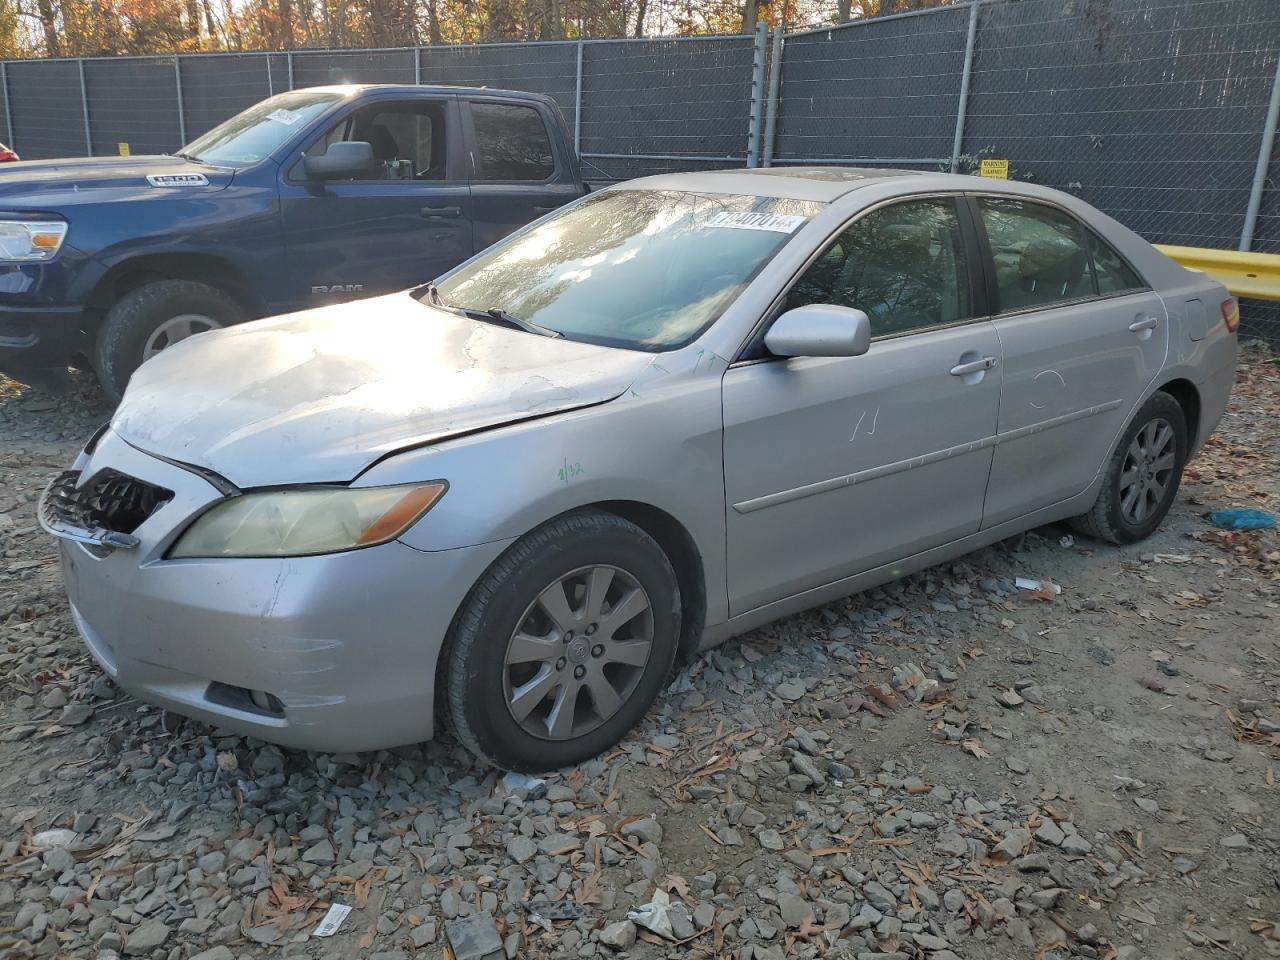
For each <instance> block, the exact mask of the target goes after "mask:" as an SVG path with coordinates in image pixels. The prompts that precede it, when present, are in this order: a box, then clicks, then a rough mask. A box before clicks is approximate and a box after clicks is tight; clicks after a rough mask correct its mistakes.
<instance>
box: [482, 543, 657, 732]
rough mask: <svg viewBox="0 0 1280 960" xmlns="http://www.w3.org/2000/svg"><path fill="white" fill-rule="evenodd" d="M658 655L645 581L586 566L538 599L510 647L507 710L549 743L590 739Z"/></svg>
mask: <svg viewBox="0 0 1280 960" xmlns="http://www.w3.org/2000/svg"><path fill="white" fill-rule="evenodd" d="M652 649H653V610H652V607H651V606H650V603H649V595H648V594H647V593H645V590H644V587H642V586H640V582H639V581H638V580H636V578H635V577H633V576H632V575H631V574H629V573H627V572H626V571H625V570H623V569H621V568H620V567H613V566H603V565H602V566H593V567H580V568H579V569H577V570H573V571H571V572H569V573H567V574H565V575H564V576H563V577H560V578H559V579H557V580H556V581H555V582H553V583H552V584H550V585H549V586H548V587H546V589H544V590H543V591H542V592H541V593H540V594H538V596H537V598H536V599H535V600H534V601H533V603H531V604H529V606H528V608H527V609H526V610H525V612H524V615H523V616H522V617H521V618H520V621H519V623H518V624H517V625H516V629H515V632H513V633H512V635H511V639H510V640H508V641H507V652H506V657H505V659H504V660H503V687H504V692H505V694H506V702H507V710H508V711H509V712H510V714H511V717H512V719H514V720H515V721H516V723H518V724H520V726H521V727H522V728H523V729H524V730H525V731H526V732H528V733H530V734H532V735H533V736H535V737H538V738H539V739H542V740H569V739H571V738H573V737H580V736H582V735H583V734H586V733H590V732H591V731H592V730H594V729H595V728H596V727H598V726H600V724H602V723H604V722H605V721H606V720H608V719H609V718H610V717H612V716H613V715H614V714H615V713H617V712H618V711H619V710H620V709H621V708H622V705H623V704H624V703H626V701H627V699H628V698H629V697H630V696H631V694H632V693H633V692H634V691H635V688H636V685H637V684H639V682H640V678H641V677H642V676H643V675H644V669H645V666H646V665H647V664H648V662H649V656H650V652H651V651H652Z"/></svg>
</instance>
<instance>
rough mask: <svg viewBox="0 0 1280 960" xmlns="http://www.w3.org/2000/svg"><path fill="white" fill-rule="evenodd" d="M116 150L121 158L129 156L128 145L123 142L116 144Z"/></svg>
mask: <svg viewBox="0 0 1280 960" xmlns="http://www.w3.org/2000/svg"><path fill="white" fill-rule="evenodd" d="M116 149H117V150H119V151H120V156H122V157H127V156H129V145H128V144H127V143H124V142H121V143H117V144H116Z"/></svg>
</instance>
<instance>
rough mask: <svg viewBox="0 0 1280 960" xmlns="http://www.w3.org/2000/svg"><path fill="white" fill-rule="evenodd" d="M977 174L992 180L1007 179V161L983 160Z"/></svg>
mask: <svg viewBox="0 0 1280 960" xmlns="http://www.w3.org/2000/svg"><path fill="white" fill-rule="evenodd" d="M978 175H979V176H982V177H990V178H991V179H992V180H1008V179H1009V161H1008V160H983V161H982V166H981V167H980V168H979V169H978Z"/></svg>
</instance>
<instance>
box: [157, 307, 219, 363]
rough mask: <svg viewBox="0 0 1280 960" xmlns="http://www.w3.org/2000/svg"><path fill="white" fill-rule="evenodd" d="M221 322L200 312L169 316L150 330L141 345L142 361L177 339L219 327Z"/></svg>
mask: <svg viewBox="0 0 1280 960" xmlns="http://www.w3.org/2000/svg"><path fill="white" fill-rule="evenodd" d="M221 327H222V324H220V323H219V322H218V321H217V320H214V319H213V318H212V317H206V316H205V315H204V314H202V313H182V314H179V315H178V316H176V317H170V318H169V319H168V320H166V321H165V322H164V323H162V324H160V326H158V327H156V328H155V330H154V331H152V333H151V336H149V337H147V342H146V343H144V344H143V345H142V362H143V363H146V362H147V361H148V360H150V359H151V358H152V357H154V356H155V355H156V354H157V353H159V352H160V351H161V350H163V349H164V348H165V347H171V346H173V345H174V344H175V343H177V342H178V341H179V340H185V339H187V337H194V336H195V335H196V334H197V333H207V332H208V331H210V330H218V329H221Z"/></svg>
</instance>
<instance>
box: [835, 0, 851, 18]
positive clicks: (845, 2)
mask: <svg viewBox="0 0 1280 960" xmlns="http://www.w3.org/2000/svg"><path fill="white" fill-rule="evenodd" d="M852 6H853V0H836V15H837V17H838V18H839V20H840V22H841V23H845V22H847V21H848V19H849V13H850V9H851V8H852Z"/></svg>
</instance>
